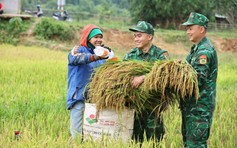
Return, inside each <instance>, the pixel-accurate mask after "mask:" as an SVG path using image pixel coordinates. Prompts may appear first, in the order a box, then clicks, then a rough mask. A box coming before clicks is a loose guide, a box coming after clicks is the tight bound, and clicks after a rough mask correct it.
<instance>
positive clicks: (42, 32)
mask: <svg viewBox="0 0 237 148" xmlns="http://www.w3.org/2000/svg"><path fill="white" fill-rule="evenodd" d="M74 32H75V29H74V28H72V27H69V25H68V24H66V23H64V22H62V21H56V20H53V19H51V18H43V19H42V21H41V22H40V23H39V24H37V25H36V27H35V30H34V33H35V34H36V36H40V37H43V38H44V39H50V40H55V39H56V40H57V39H59V40H61V41H70V40H72V39H73V38H74V37H75V33H74Z"/></svg>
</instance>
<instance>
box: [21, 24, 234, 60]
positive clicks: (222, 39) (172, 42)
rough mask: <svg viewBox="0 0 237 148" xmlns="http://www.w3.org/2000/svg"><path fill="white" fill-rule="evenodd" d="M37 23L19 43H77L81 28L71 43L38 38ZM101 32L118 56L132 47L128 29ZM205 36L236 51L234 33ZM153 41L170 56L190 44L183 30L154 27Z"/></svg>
mask: <svg viewBox="0 0 237 148" xmlns="http://www.w3.org/2000/svg"><path fill="white" fill-rule="evenodd" d="M38 21H39V20H38ZM37 23H38V22H37V20H36V22H35V23H32V25H31V27H29V30H28V31H27V32H26V33H23V34H22V36H21V39H20V40H21V44H24V45H37V46H44V47H47V48H50V49H54V50H70V49H71V48H72V47H73V46H74V44H77V43H78V42H79V39H80V32H81V30H78V32H77V34H78V35H77V39H75V40H74V41H72V42H71V43H68V42H59V41H48V40H47V41H46V40H39V39H37V38H36V37H35V34H34V33H33V30H34V27H35V25H36V24H37ZM102 28H103V27H102ZM128 28H129V27H128ZM127 30H128V29H127ZM103 32H104V44H105V45H107V46H109V47H111V48H112V49H114V51H115V53H116V54H117V55H118V57H121V56H123V55H124V54H125V53H126V52H127V51H129V50H130V49H131V48H133V47H134V41H133V33H132V32H130V31H122V30H119V29H114V28H113V29H111V28H103ZM226 34H227V35H226ZM207 36H208V37H209V38H210V39H211V40H212V43H213V44H214V46H215V47H216V49H217V50H218V51H219V52H226V51H231V52H237V38H236V37H235V36H234V35H233V37H232V36H230V35H228V32H227V33H220V32H218V33H217V32H210V33H209V32H208V34H207ZM153 43H154V44H155V45H157V46H159V47H160V48H162V49H165V50H167V51H169V53H170V54H171V56H172V57H176V56H179V55H181V56H182V55H186V54H187V53H188V51H189V50H190V47H191V45H192V44H191V43H190V42H189V41H188V38H187V36H186V33H185V31H184V30H183V31H177V30H173V31H172V30H162V29H156V32H155V37H154V41H153Z"/></svg>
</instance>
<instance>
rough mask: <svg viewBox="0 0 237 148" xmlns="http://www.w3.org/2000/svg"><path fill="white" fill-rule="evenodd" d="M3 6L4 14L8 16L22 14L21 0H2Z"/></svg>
mask: <svg viewBox="0 0 237 148" xmlns="http://www.w3.org/2000/svg"><path fill="white" fill-rule="evenodd" d="M0 3H2V5H3V10H4V13H7V14H20V13H21V0H0Z"/></svg>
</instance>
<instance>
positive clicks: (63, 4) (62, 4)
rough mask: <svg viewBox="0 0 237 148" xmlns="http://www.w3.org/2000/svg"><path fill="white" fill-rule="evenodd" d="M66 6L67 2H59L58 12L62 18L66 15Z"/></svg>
mask: <svg viewBox="0 0 237 148" xmlns="http://www.w3.org/2000/svg"><path fill="white" fill-rule="evenodd" d="M65 4H66V0H58V10H59V11H60V12H61V16H63V15H64V13H63V11H64V6H65Z"/></svg>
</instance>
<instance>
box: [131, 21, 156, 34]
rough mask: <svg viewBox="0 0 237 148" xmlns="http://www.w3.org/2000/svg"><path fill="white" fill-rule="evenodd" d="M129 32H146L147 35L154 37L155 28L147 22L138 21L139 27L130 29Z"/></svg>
mask: <svg viewBox="0 0 237 148" xmlns="http://www.w3.org/2000/svg"><path fill="white" fill-rule="evenodd" d="M129 30H130V31H133V32H145V33H147V34H152V35H154V28H153V26H152V25H151V24H150V23H148V22H146V21H138V23H137V25H136V26H135V27H132V28H130V29H129Z"/></svg>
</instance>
